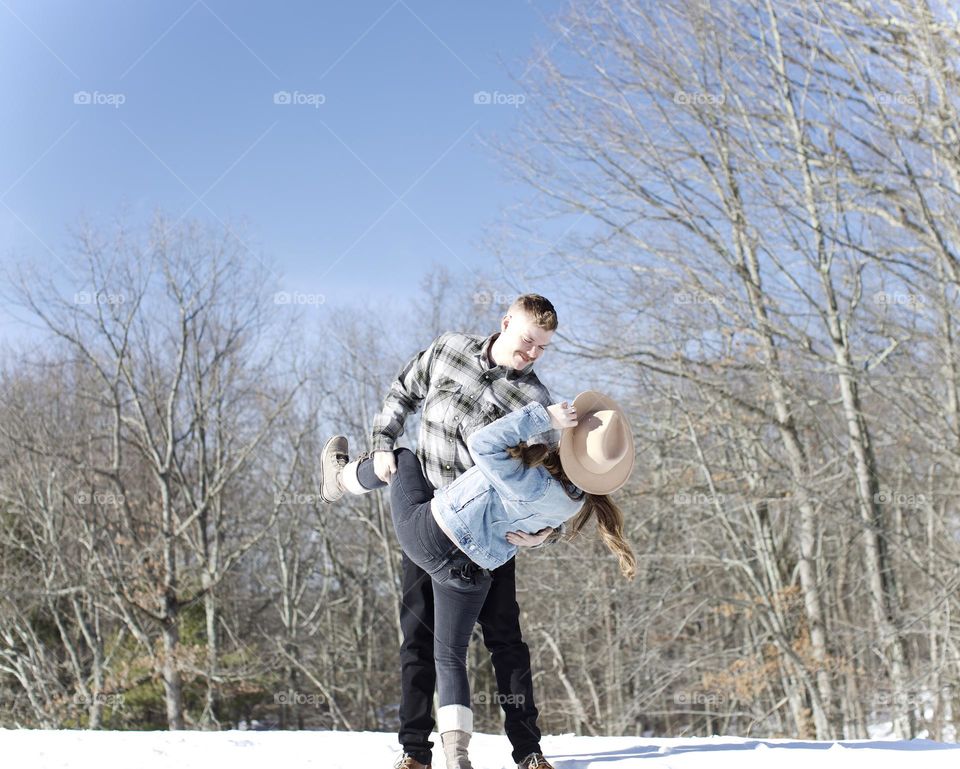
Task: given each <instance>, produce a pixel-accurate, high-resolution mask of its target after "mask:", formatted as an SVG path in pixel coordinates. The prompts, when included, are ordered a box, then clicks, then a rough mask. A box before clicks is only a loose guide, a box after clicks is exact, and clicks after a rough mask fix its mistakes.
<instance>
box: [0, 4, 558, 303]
mask: <svg viewBox="0 0 960 769" xmlns="http://www.w3.org/2000/svg"><path fill="white" fill-rule="evenodd" d="M561 6H562V4H561V2H559V0H529V2H528V1H524V0H487V1H486V2H483V3H476V2H463V1H460V2H450V1H449V0H448V1H447V2H441V0H363V1H362V2H355V3H343V2H303V1H301V0H297V1H295V2H277V3H267V2H244V1H235V2H226V0H197V2H194V0H167V1H166V2H130V1H129V0H125V1H124V2H119V1H115V2H104V1H89V0H86V1H85V2H82V3H80V2H74V1H72V0H71V1H70V2H66V1H60V0H58V1H56V2H53V1H49V0H48V1H42V2H36V1H35V0H34V1H30V2H28V0H0V57H2V59H0V61H2V66H0V92H2V95H3V103H4V110H3V118H2V122H0V147H2V150H0V247H2V258H3V259H4V260H8V259H21V258H28V259H42V260H44V261H47V262H49V263H50V264H51V267H52V268H53V269H56V267H55V265H56V263H57V256H58V255H59V254H60V253H61V252H62V251H63V249H65V248H66V247H67V246H68V243H69V236H68V233H67V228H68V227H69V226H70V225H72V224H75V223H76V222H77V221H78V220H79V218H80V217H81V216H85V217H87V218H90V219H92V220H93V221H95V222H102V223H105V224H108V223H109V222H110V220H111V219H112V218H113V217H114V216H115V215H116V214H117V213H118V212H119V211H120V210H121V209H123V208H126V210H127V211H128V215H129V218H130V220H131V221H133V222H134V223H140V224H142V223H145V222H147V221H148V220H149V218H150V215H151V213H152V211H153V210H154V209H155V208H156V207H158V206H159V207H162V208H163V209H164V210H166V211H167V212H168V213H170V214H171V215H173V216H175V217H176V216H179V215H181V214H183V213H186V215H187V216H196V217H200V218H203V219H207V220H211V221H216V220H218V219H219V220H222V221H224V222H237V221H239V220H241V219H246V221H247V222H248V227H247V233H248V235H249V238H248V241H247V242H248V243H249V244H250V246H251V249H252V250H253V251H254V252H256V253H257V254H261V253H262V254H264V255H265V256H266V257H267V258H268V259H272V260H274V262H275V264H276V268H277V269H276V270H275V272H276V274H277V280H278V285H279V286H280V287H281V288H283V289H287V290H298V291H305V292H313V293H323V294H325V295H327V296H330V297H350V298H354V299H356V300H358V301H362V300H364V299H366V298H369V299H372V300H382V299H383V298H384V297H386V296H388V295H393V296H396V292H397V291H398V290H399V291H406V292H415V291H416V290H417V285H418V283H419V280H420V277H421V276H422V275H423V273H424V272H425V271H426V270H427V269H428V268H429V266H430V265H431V264H434V263H438V262H442V263H446V264H448V265H450V267H451V268H452V269H455V270H462V271H464V273H465V274H469V272H468V271H469V270H471V269H475V268H477V267H482V266H484V264H485V263H486V264H487V266H489V256H488V254H487V253H486V252H485V250H484V249H483V246H482V243H481V237H482V235H483V231H484V229H485V228H487V227H491V226H495V225H496V223H497V222H498V221H499V217H500V212H501V210H502V208H503V207H504V206H506V205H509V204H510V203H511V202H512V201H514V200H515V199H516V197H517V196H518V195H520V194H521V191H520V190H519V189H518V188H516V187H515V186H512V185H511V184H510V183H509V181H508V174H507V173H506V172H505V170H504V169H503V168H501V167H500V166H499V162H498V160H497V158H496V157H495V156H494V155H493V153H492V151H491V150H489V149H487V148H485V147H483V146H482V145H481V143H480V141H479V140H478V139H479V137H490V136H494V135H496V136H499V137H501V138H503V137H508V136H509V134H510V131H511V129H512V127H513V126H514V125H515V122H516V120H517V118H518V113H519V111H520V110H522V109H523V106H522V105H520V106H519V107H518V106H515V105H512V104H509V103H503V102H507V101H511V100H513V101H515V99H512V98H511V97H509V96H508V95H512V94H516V93H518V91H519V89H518V86H517V85H516V83H515V82H514V81H513V80H512V79H511V73H512V74H514V75H520V74H521V73H523V71H524V68H525V65H526V63H528V62H529V61H530V60H531V57H533V55H534V52H535V44H536V43H539V44H540V45H542V46H543V47H549V46H550V45H551V43H552V42H554V40H553V33H552V32H551V31H550V29H549V28H548V27H547V19H549V18H550V17H551V16H554V15H555V14H556V13H557V12H558V11H560V10H561ZM477 92H490V93H495V94H498V95H497V96H495V97H494V99H496V100H499V101H500V102H501V103H492V104H477V103H475V99H474V94H476V93H477ZM278 94H279V95H278ZM287 95H289V96H287ZM78 101H79V102H80V103H77V102H78ZM84 101H86V102H87V103H83V102H84ZM284 101H286V102H287V103H283V102H284ZM120 102H122V103H120ZM278 102H279V103H278ZM321 102H322V103H321ZM398 196H399V197H402V200H401V201H400V202H398V201H397V198H398ZM198 198H200V200H199V201H198Z"/></svg>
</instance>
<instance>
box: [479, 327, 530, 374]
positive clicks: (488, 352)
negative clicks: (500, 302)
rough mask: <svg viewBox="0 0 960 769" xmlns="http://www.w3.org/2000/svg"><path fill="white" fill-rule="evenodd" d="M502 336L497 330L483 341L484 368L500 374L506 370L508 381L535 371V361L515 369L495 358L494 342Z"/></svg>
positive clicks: (481, 358)
mask: <svg viewBox="0 0 960 769" xmlns="http://www.w3.org/2000/svg"><path fill="white" fill-rule="evenodd" d="M499 336H500V332H499V331H497V332H495V333H493V334H491V335H490V336H488V337H487V339H486V341H485V342H484V343H483V346H482V347H481V348H480V356H479V357H480V362H481V363H482V364H483V366H484V368H489V369H490V370H491V371H493V372H494V373H495V374H497V375H499V374H500V372H501V371H503V372H505V374H504V375H505V377H506V379H507V380H508V381H510V380H513V379H519V378H520V377H522V376H524V375H526V374H528V373H530V372H531V371H533V361H531V362H530V363H528V364H527V365H526V366H524V367H523V368H522V369H519V370H518V369H515V368H513V367H512V366H499V365H497V364H496V363H495V362H494V360H493V343H494V342H496V341H497V338H498V337H499Z"/></svg>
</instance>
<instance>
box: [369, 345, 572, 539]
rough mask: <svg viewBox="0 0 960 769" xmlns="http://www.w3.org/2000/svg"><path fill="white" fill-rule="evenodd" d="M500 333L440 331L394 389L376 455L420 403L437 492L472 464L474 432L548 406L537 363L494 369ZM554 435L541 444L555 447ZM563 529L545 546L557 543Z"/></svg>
mask: <svg viewBox="0 0 960 769" xmlns="http://www.w3.org/2000/svg"><path fill="white" fill-rule="evenodd" d="M499 335H500V332H497V333H495V334H492V335H491V336H489V337H486V338H484V337H482V336H477V335H473V334H459V333H447V334H441V335H440V336H439V337H437V338H436V339H434V340H433V342H431V343H430V346H429V347H427V349H425V350H422V351H421V352H420V353H419V354H418V355H416V356H415V357H414V358H413V359H412V360H411V361H409V362H408V363H407V364H406V365H405V366H404V367H403V368H402V369H400V373H399V374H398V375H397V378H396V379H395V380H394V381H393V383H392V384H391V385H390V390H389V392H388V393H387V396H386V398H384V401H383V408H382V409H381V411H380V413H379V414H378V415H377V417H376V418H375V419H374V422H373V450H374V451H392V450H393V448H394V444H395V443H396V441H397V439H398V438H399V437H400V435H401V434H402V433H403V428H404V424H405V423H406V420H407V417H409V416H410V415H411V414H413V413H415V412H416V411H417V409H418V408H419V407H420V405H421V404H422V405H423V413H422V415H421V419H420V435H419V439H418V441H417V457H418V458H419V459H420V463H421V465H422V466H423V470H424V475H425V476H426V477H427V480H428V481H430V483H431V484H432V485H433V487H434V488H437V489H440V488H443V487H444V486H446V485H447V484H449V483H450V482H451V481H453V480H454V479H456V478H457V477H458V476H459V475H460V474H461V473H463V472H464V471H465V470H467V469H468V468H470V467H472V466H473V464H474V462H473V458H472V457H471V456H470V451H469V450H468V449H467V438H468V437H470V435H471V434H472V433H473V432H474V431H475V430H477V429H479V428H481V427H484V426H485V425H488V424H490V423H491V422H494V421H496V420H497V419H499V418H500V417H502V416H504V415H505V414H507V413H509V412H511V411H516V410H517V409H520V408H523V407H524V406H526V405H527V404H528V403H530V402H532V401H538V402H540V403H541V404H543V406H545V407H546V406H549V405H550V403H551V400H550V392H549V390H547V388H546V387H544V385H543V384H542V383H541V382H540V380H539V379H538V378H537V375H536V374H535V373H533V364H530V365H529V366H527V367H526V368H524V369H521V370H516V369H512V368H510V367H508V366H494V365H491V363H490V357H489V352H490V348H491V347H492V345H493V343H494V342H495V341H496V339H497V337H498V336H499ZM557 435H558V434H557V431H555V430H551V431H550V432H548V433H544V434H542V435H541V436H537V439H538V440H540V441H541V442H544V443H550V444H552V445H556V443H557ZM564 530H565V527H564V526H561V527H560V529H558V530H557V531H555V532H554V533H553V534H551V535H550V536H549V537H548V538H547V540H546V542H551V543H552V542H556V541H557V540H558V539H559V538H560V536H561V535H562V534H563V532H564Z"/></svg>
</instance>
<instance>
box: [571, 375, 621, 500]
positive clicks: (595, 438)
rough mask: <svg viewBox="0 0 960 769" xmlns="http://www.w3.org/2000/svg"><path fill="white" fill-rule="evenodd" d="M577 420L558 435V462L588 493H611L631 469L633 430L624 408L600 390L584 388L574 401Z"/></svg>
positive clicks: (619, 485) (573, 480)
mask: <svg viewBox="0 0 960 769" xmlns="http://www.w3.org/2000/svg"><path fill="white" fill-rule="evenodd" d="M573 407H574V408H575V409H576V412H577V424H576V426H575V427H568V428H566V429H565V430H563V432H562V433H561V435H560V464H561V465H563V471H564V472H565V473H566V475H567V477H568V478H569V479H570V480H571V481H572V482H573V483H574V484H575V485H576V486H577V487H579V488H581V489H583V490H584V491H586V492H588V493H590V494H612V493H613V492H615V491H616V490H617V489H619V488H620V487H621V486H623V484H625V483H626V482H627V479H628V478H629V477H630V473H631V471H632V470H633V461H634V451H633V434H632V433H631V432H630V423H629V422H628V421H627V416H626V414H624V413H623V409H622V408H620V406H619V404H618V403H617V402H616V401H614V400H613V399H612V398H608V397H607V396H606V395H604V394H603V393H598V392H595V391H594V390H587V391H586V392H582V393H580V394H579V395H578V396H577V397H576V398H575V399H574V401H573Z"/></svg>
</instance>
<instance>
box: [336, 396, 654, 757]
mask: <svg viewBox="0 0 960 769" xmlns="http://www.w3.org/2000/svg"><path fill="white" fill-rule="evenodd" d="M550 428H553V429H557V430H562V433H561V438H560V445H559V448H557V449H554V450H550V449H549V448H548V447H546V446H544V445H542V444H535V445H530V446H528V445H526V441H527V440H529V439H530V438H531V437H533V436H535V435H538V434H540V433H543V432H545V431H547V430H548V429H550ZM334 445H338V444H337V443H336V442H334V441H332V440H331V442H328V447H330V446H334ZM339 445H340V446H341V447H342V445H343V444H342V441H341V442H340V443H339ZM467 447H468V448H469V450H470V455H471V457H472V458H473V461H474V463H475V464H474V466H473V467H471V468H470V469H469V470H467V471H466V472H465V473H463V475H461V476H460V477H459V478H457V479H456V480H455V481H453V482H452V483H450V484H449V485H448V486H445V487H444V488H442V489H439V490H437V491H434V490H433V488H432V487H431V486H430V484H429V483H428V482H427V481H426V479H425V478H424V476H423V471H422V469H421V467H420V462H419V460H418V459H417V457H416V455H415V454H414V453H413V452H412V451H410V450H409V449H398V450H397V451H396V452H395V454H396V461H397V473H396V476H395V477H394V479H393V482H392V483H391V485H390V502H391V508H392V515H393V524H394V528H395V529H396V533H397V539H398V540H399V542H400V546H401V547H402V548H403V551H404V552H405V553H406V555H407V557H409V558H410V559H411V560H412V561H413V562H414V563H416V564H417V565H418V566H420V568H422V569H423V570H424V571H426V572H427V573H428V574H430V577H431V579H432V581H433V589H434V633H435V640H434V647H435V649H434V657H435V660H436V666H437V690H438V695H439V699H440V708H439V710H438V711H437V728H438V731H439V732H440V739H441V742H442V744H443V750H444V754H445V756H446V760H447V769H469V767H470V762H469V760H468V758H467V745H468V743H469V741H470V735H471V734H472V732H473V712H472V710H471V708H470V685H469V682H468V678H467V667H466V659H467V647H468V645H469V643H470V634H471V632H472V630H473V626H474V623H475V622H476V621H477V617H478V616H479V614H480V608H481V606H483V602H484V599H485V597H486V594H487V590H488V589H489V587H490V570H491V569H495V568H497V567H498V566H501V565H502V564H504V563H506V562H507V561H508V560H510V558H512V557H513V556H514V555H515V554H516V552H517V545H518V544H522V543H523V542H524V540H525V534H524V533H527V534H532V533H536V532H539V531H542V530H543V529H544V528H546V527H553V528H556V527H557V526H559V525H560V524H561V523H563V522H564V521H566V520H568V519H570V518H573V517H574V516H576V519H575V520H574V522H573V524H572V526H571V528H572V534H576V533H577V532H579V531H580V530H581V529H582V528H583V527H584V525H585V524H586V523H587V521H589V519H590V518H591V517H596V519H597V524H598V526H599V529H600V535H601V537H602V538H603V540H604V542H605V543H606V545H607V547H608V548H609V549H610V551H611V552H612V553H613V554H614V555H616V556H617V558H618V560H619V563H620V569H621V571H622V573H623V574H624V576H626V577H627V578H632V577H633V574H634V569H635V565H636V561H635V559H634V556H633V552H632V551H631V549H630V546H629V544H627V542H626V540H625V539H624V536H623V514H622V512H621V511H620V509H619V508H618V507H617V506H616V504H615V503H614V502H613V501H612V500H611V499H609V497H608V496H607V495H608V494H611V493H612V492H614V491H616V490H617V489H619V488H620V487H621V486H623V484H624V483H626V481H627V479H628V478H629V476H630V472H631V470H632V469H633V463H634V451H633V438H632V436H631V433H630V426H629V424H628V422H627V419H626V416H625V415H624V413H623V410H622V409H621V408H620V407H619V406H618V405H617V404H616V403H615V402H614V401H613V400H611V399H610V398H608V397H606V396H605V395H602V394H601V393H597V392H593V391H588V392H584V393H581V394H580V395H578V396H577V398H576V399H575V400H574V402H573V405H572V406H570V405H568V404H567V403H566V402H564V403H558V404H554V405H552V406H549V407H548V408H544V407H543V406H542V405H541V404H539V403H530V404H528V405H527V406H525V407H523V408H522V409H519V410H518V411H514V412H512V413H510V414H507V415H506V416H504V417H502V418H501V419H498V420H497V421H496V422H493V423H491V424H489V425H487V426H486V427H483V428H481V429H479V430H477V431H476V432H475V433H473V434H472V435H471V436H470V437H469V438H468V439H467ZM332 450H334V449H332V448H328V449H325V453H326V451H332ZM372 465H373V460H372V459H371V458H369V457H365V458H361V459H358V460H355V461H353V462H350V463H347V462H346V457H342V456H340V457H339V461H338V457H333V456H329V457H328V456H324V457H323V459H322V462H321V468H329V467H337V468H338V471H337V475H336V479H335V482H336V484H337V485H340V484H341V482H343V483H345V484H346V485H347V486H348V487H349V486H351V485H353V484H355V483H356V479H357V478H360V479H362V478H364V477H366V476H369V474H370V473H372V471H373V467H372ZM321 472H322V470H321Z"/></svg>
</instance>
